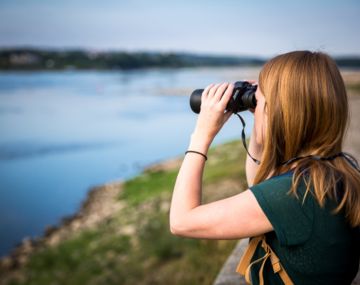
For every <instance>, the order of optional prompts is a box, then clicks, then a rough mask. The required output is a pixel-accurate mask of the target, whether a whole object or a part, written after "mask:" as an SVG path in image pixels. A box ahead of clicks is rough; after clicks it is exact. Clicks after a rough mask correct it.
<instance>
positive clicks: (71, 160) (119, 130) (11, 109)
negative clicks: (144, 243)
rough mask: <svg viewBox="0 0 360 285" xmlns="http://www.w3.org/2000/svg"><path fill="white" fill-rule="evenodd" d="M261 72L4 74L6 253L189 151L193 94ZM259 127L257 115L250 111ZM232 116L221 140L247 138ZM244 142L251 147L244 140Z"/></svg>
mask: <svg viewBox="0 0 360 285" xmlns="http://www.w3.org/2000/svg"><path fill="white" fill-rule="evenodd" d="M257 72H258V69H257V68H244V67H241V68H239V67H238V68H233V67H232V68H182V69H146V70H132V71H106V72H105V71H82V72H80V71H58V72H1V73H0V134H1V136H0V211H1V212H0V233H1V234H0V256H2V255H5V254H7V253H9V251H10V250H11V248H12V247H14V246H15V245H16V244H18V243H19V242H20V241H21V240H22V239H23V238H24V237H35V236H38V235H41V234H42V233H43V231H44V228H45V227H46V226H48V225H54V224H57V223H58V222H59V220H60V219H61V218H62V217H64V216H67V215H70V214H73V213H74V212H76V210H77V209H78V208H79V206H80V205H81V202H82V201H83V199H84V198H85V197H86V193H87V192H88V190H89V189H90V188H91V187H93V186H97V185H101V184H104V183H107V182H111V181H115V180H124V179H128V178H130V177H132V176H134V175H136V174H138V173H140V172H141V171H142V169H143V168H144V167H146V166H148V165H150V164H152V163H155V162H159V161H162V160H165V159H167V158H171V157H174V156H178V155H182V154H183V153H184V151H185V150H186V148H187V144H188V141H189V137H190V134H191V132H192V130H193V127H194V124H195V122H196V115H195V114H194V113H192V112H191V110H190V108H189V95H190V94H191V92H192V90H194V89H196V88H203V87H205V86H207V85H208V84H210V83H212V82H223V81H229V82H233V81H236V80H243V79H245V78H246V79H254V78H255V79H256V76H257ZM243 115H244V118H245V120H246V121H247V122H248V126H249V127H248V128H247V130H248V131H249V130H250V129H251V126H252V123H253V122H252V115H251V114H250V113H249V112H244V113H243ZM240 133H241V124H240V121H239V119H238V118H236V116H233V117H232V118H231V119H230V120H229V122H228V123H227V124H226V125H225V127H224V128H223V129H222V130H221V132H220V134H219V135H218V137H217V138H216V139H215V141H214V144H216V143H221V142H224V141H227V140H230V139H235V138H240ZM239 147H242V146H241V145H239Z"/></svg>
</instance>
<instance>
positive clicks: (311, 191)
mask: <svg viewBox="0 0 360 285" xmlns="http://www.w3.org/2000/svg"><path fill="white" fill-rule="evenodd" d="M232 91H233V85H232V84H228V83H223V84H216V85H214V84H212V85H210V86H208V87H207V88H206V89H205V90H204V92H203V94H202V104H201V112H200V114H199V117H198V120H197V124H196V127H195V130H194V132H193V134H192V136H191V141H190V145H189V148H188V150H190V152H187V154H186V155H185V158H184V161H183V163H182V166H181V168H180V171H179V173H178V177H177V180H176V184H175V187H174V192H173V197H172V202H171V209H170V227H171V232H172V233H173V234H175V235H179V236H185V237H193V238H205V239H240V238H246V237H256V236H261V235H265V240H266V243H267V245H268V246H269V248H271V250H272V251H273V253H274V254H276V255H277V256H278V257H279V259H280V262H281V265H282V268H283V269H284V271H285V272H286V273H287V275H288V277H289V278H290V279H291V281H292V282H293V283H294V284H327V285H329V284H350V283H351V281H352V280H353V279H354V277H355V275H356V273H357V270H358V266H359V255H360V253H359V252H360V249H359V244H360V240H359V226H360V173H359V170H358V169H357V166H356V164H355V162H354V160H352V159H351V158H350V157H349V156H347V155H346V154H344V153H342V146H343V139H344V134H345V130H346V128H347V122H348V102H347V95H346V91H345V86H344V82H343V80H342V77H341V75H340V73H339V70H338V68H337V66H336V64H335V62H334V61H333V60H332V59H331V58H330V57H329V56H327V55H326V54H323V53H320V52H309V51H296V52H290V53H287V54H283V55H280V56H277V57H275V58H273V59H272V60H270V61H269V62H267V63H266V64H265V66H264V67H263V69H262V70H261V72H260V75H259V86H258V88H257V91H256V99H257V106H256V108H255V110H252V111H253V112H254V121H255V122H254V128H253V132H252V134H251V137H250V143H249V153H250V154H251V155H252V156H253V157H255V158H257V159H258V160H260V161H261V162H260V164H259V165H258V164H257V163H255V162H254V161H255V160H252V159H251V158H250V157H249V156H247V159H246V177H247V182H248V186H249V189H248V190H246V191H244V192H242V193H240V194H238V195H235V196H233V197H229V198H227V199H223V200H220V201H216V202H213V203H209V204H205V205H202V204H201V190H202V175H203V169H204V165H205V161H206V159H207V157H206V154H207V152H208V149H209V146H210V144H211V142H212V140H213V138H214V137H215V136H216V134H217V133H218V132H219V130H220V129H221V128H222V126H223V125H224V123H225V122H226V121H227V120H228V119H229V117H230V116H231V113H230V112H227V111H225V108H226V105H227V102H228V100H229V99H230V96H231V94H232ZM252 240H254V239H252ZM261 245H262V244H261V243H259V244H257V246H256V250H255V253H254V255H253V256H252V261H256V260H258V259H260V260H262V261H264V260H265V261H264V262H255V263H254V264H253V266H251V268H250V272H251V280H252V284H259V280H260V279H264V280H261V282H264V283H265V284H283V281H282V280H283V279H282V278H281V276H280V275H279V274H276V273H274V270H273V266H272V262H270V258H269V259H266V258H265V259H264V258H262V257H264V255H265V253H266V252H265V250H264V248H263V247H262V246H261ZM261 258H262V259H261Z"/></svg>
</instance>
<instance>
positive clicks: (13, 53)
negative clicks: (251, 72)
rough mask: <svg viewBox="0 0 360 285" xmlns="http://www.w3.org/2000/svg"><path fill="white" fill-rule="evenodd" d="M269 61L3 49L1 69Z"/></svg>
mask: <svg viewBox="0 0 360 285" xmlns="http://www.w3.org/2000/svg"><path fill="white" fill-rule="evenodd" d="M334 59H335V61H336V62H337V64H338V65H339V67H341V68H357V69H360V56H359V55H357V56H353V55H346V56H345V55H344V56H334ZM267 60H268V59H267V58H264V57H260V56H240V55H209V54H197V53H184V52H145V51H143V52H128V51H106V52H105V51H93V50H80V49H79V50H76V49H72V50H71V49H69V50H55V49H39V48H27V47H22V48H21V47H19V48H16V47H15V48H3V49H1V48H0V70H2V71H9V70H20V71H35V70H39V71H50V70H131V69H143V68H151V67H157V68H182V67H202V66H204V67H211V66H213V67H221V66H237V67H240V66H253V67H260V66H262V65H263V64H264V63H265V62H266V61H267Z"/></svg>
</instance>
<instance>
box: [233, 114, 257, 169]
mask: <svg viewBox="0 0 360 285" xmlns="http://www.w3.org/2000/svg"><path fill="white" fill-rule="evenodd" d="M235 115H236V116H238V117H239V119H240V121H241V123H242V125H243V128H242V131H241V140H242V143H243V145H244V148H245V150H246V152H247V154H248V156H249V157H250V158H251V159H252V160H253V161H254V162H255V163H256V164H257V165H260V160H257V159H256V158H254V157H253V156H252V155H251V154H250V153H249V150H248V148H247V145H246V136H245V126H246V124H245V121H244V119H243V118H242V117H241V116H240V115H239V113H235Z"/></svg>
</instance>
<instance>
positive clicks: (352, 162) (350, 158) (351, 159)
mask: <svg viewBox="0 0 360 285" xmlns="http://www.w3.org/2000/svg"><path fill="white" fill-rule="evenodd" d="M235 115H236V116H238V117H239V119H240V121H241V123H242V125H243V129H242V131H241V140H242V143H243V145H244V148H245V150H246V152H247V154H248V155H249V157H250V158H251V159H252V160H253V161H254V162H255V163H256V164H257V165H260V163H261V162H260V161H259V160H257V159H256V158H254V157H253V156H252V155H251V154H250V153H249V150H248V148H247V145H246V136H245V126H246V124H245V121H244V119H243V118H242V117H241V116H240V115H239V113H235ZM337 157H343V158H345V160H346V161H347V162H348V163H349V164H350V165H351V166H352V167H353V168H355V169H356V170H357V171H358V172H360V167H359V164H358V162H357V161H356V159H355V158H354V157H353V156H352V155H351V154H349V153H346V152H339V153H337V154H334V155H331V156H319V155H307V156H298V157H294V158H291V159H289V160H287V161H284V162H282V163H281V165H289V164H290V163H292V162H295V161H298V160H300V159H304V158H310V159H314V160H318V161H323V160H333V159H335V158H337Z"/></svg>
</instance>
